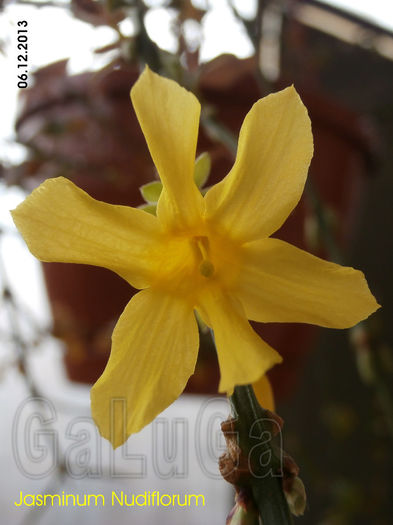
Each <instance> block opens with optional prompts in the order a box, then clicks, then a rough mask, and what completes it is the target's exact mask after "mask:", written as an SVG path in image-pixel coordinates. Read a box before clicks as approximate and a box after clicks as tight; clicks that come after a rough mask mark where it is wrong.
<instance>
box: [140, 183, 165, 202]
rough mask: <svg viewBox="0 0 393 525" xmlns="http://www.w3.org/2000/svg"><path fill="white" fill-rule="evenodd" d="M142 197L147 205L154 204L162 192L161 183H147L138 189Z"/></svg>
mask: <svg viewBox="0 0 393 525" xmlns="http://www.w3.org/2000/svg"><path fill="white" fill-rule="evenodd" d="M139 191H140V192H141V194H142V197H143V198H144V199H145V201H146V202H148V203H149V204H156V203H157V202H158V199H159V198H160V195H161V192H162V183H161V182H160V181H158V180H155V181H153V182H148V183H147V184H144V185H143V186H141V187H140V188H139Z"/></svg>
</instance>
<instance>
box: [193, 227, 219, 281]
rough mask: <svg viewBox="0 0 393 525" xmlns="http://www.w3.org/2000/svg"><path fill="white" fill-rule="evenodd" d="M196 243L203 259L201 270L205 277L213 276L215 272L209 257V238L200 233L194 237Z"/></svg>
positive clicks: (200, 265) (199, 256) (198, 252)
mask: <svg viewBox="0 0 393 525" xmlns="http://www.w3.org/2000/svg"><path fill="white" fill-rule="evenodd" d="M193 241H194V245H195V247H196V251H197V254H198V258H199V260H200V261H201V262H200V264H199V272H200V274H201V275H203V277H206V278H208V277H211V276H212V275H213V274H214V265H213V263H212V262H211V261H210V259H209V257H210V255H209V239H208V238H207V237H205V236H202V235H199V236H196V237H194V238H193Z"/></svg>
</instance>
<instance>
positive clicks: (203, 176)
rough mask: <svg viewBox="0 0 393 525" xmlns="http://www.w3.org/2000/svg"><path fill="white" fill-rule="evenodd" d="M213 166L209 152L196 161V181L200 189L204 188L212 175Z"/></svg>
mask: <svg viewBox="0 0 393 525" xmlns="http://www.w3.org/2000/svg"><path fill="white" fill-rule="evenodd" d="M211 165H212V162H211V157H210V154H209V153H208V152H207V151H205V152H204V153H202V154H201V155H199V157H198V158H197V159H196V160H195V167H194V181H195V184H196V185H197V186H198V188H202V186H204V184H205V183H206V181H207V179H208V177H209V175H210V169H211Z"/></svg>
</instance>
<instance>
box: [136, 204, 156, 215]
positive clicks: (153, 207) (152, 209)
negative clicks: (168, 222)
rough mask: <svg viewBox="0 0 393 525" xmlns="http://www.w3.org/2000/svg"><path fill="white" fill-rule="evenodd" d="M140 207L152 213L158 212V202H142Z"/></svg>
mask: <svg viewBox="0 0 393 525" xmlns="http://www.w3.org/2000/svg"><path fill="white" fill-rule="evenodd" d="M138 208H139V209H140V210H143V211H146V212H147V213H151V214H152V215H156V213H157V204H141V205H140V206H138Z"/></svg>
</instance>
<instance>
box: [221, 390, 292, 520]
mask: <svg viewBox="0 0 393 525" xmlns="http://www.w3.org/2000/svg"><path fill="white" fill-rule="evenodd" d="M230 401H231V405H232V408H233V411H234V415H235V417H236V418H237V421H236V430H237V431H238V433H239V446H240V448H241V450H242V453H243V454H245V455H247V457H248V458H249V465H250V467H251V469H252V476H251V481H250V483H251V490H252V495H253V497H254V500H255V504H256V506H257V507H258V510H259V514H260V517H261V519H262V523H263V525H288V524H292V517H291V514H290V511H289V508H288V505H287V502H286V499H285V496H284V492H283V488H282V461H281V459H282V458H281V454H282V451H281V448H279V447H276V446H275V445H274V444H273V443H272V441H271V426H269V423H270V424H271V421H272V420H271V418H269V416H268V413H267V412H266V411H265V410H264V409H263V408H262V407H261V406H260V405H259V403H258V401H257V399H256V397H255V394H254V390H253V388H252V386H251V385H245V386H237V387H236V388H235V390H234V393H233V395H232V396H231V397H230ZM267 437H268V438H267ZM266 438H267V439H266Z"/></svg>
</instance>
